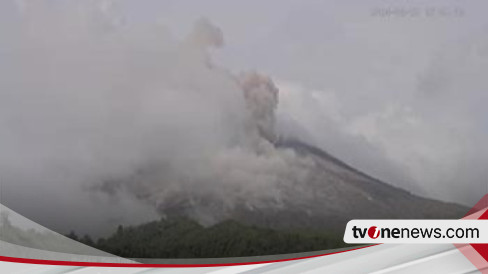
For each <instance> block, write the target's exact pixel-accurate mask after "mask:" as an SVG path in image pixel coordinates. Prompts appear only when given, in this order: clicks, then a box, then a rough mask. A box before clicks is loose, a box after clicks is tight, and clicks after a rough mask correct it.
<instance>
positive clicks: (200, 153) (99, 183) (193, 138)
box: [0, 1, 296, 233]
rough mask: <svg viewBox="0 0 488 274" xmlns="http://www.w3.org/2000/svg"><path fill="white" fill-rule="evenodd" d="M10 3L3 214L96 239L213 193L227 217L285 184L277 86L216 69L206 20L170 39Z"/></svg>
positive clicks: (86, 14)
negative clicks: (184, 197) (6, 209)
mask: <svg viewBox="0 0 488 274" xmlns="http://www.w3.org/2000/svg"><path fill="white" fill-rule="evenodd" d="M18 3H20V4H21V5H17V6H14V5H12V6H11V7H10V8H11V11H12V12H13V13H14V14H15V16H14V17H13V18H10V19H8V20H7V19H4V20H5V21H7V22H2V26H5V25H8V23H10V21H15V22H16V23H17V24H15V25H12V24H10V25H11V26H12V27H3V28H5V30H6V33H5V34H6V36H5V37H7V39H6V40H2V43H1V49H2V51H1V55H2V59H3V61H2V63H1V65H0V71H1V72H2V73H1V74H0V124H1V126H0V135H1V136H2V140H1V142H0V151H2V153H1V154H0V173H1V174H2V203H5V204H7V205H8V206H10V207H12V208H13V209H16V210H18V211H19V212H20V213H21V214H25V215H26V216H27V217H31V218H33V219H34V220H37V221H40V222H41V223H45V224H48V225H50V226H51V227H54V228H57V229H64V230H69V229H72V228H73V227H75V228H77V229H80V230H82V231H88V232H92V233H93V232H95V231H100V230H101V229H102V230H107V229H106V227H107V226H106V224H105V223H106V222H107V221H106V220H108V222H109V223H110V224H112V225H117V224H119V223H137V222H141V221H144V220H149V219H153V218H156V217H157V216H159V215H160V214H161V213H163V214H164V212H161V211H158V210H159V209H160V208H163V205H167V204H168V203H171V197H172V196H174V193H176V192H178V193H180V192H187V191H188V190H195V191H203V192H208V193H211V192H212V193H213V192H218V191H219V190H221V193H219V197H221V199H222V200H223V201H224V202H225V204H226V205H227V206H229V207H232V206H233V205H232V204H233V201H235V200H236V198H235V196H241V197H249V200H250V201H252V200H253V199H259V197H261V196H263V195H264V196H266V195H275V194H273V193H274V192H273V191H272V190H273V186H274V184H276V183H277V182H278V181H280V178H281V179H283V178H286V177H289V176H290V172H291V171H292V170H293V169H290V167H289V166H290V164H293V161H296V160H295V155H294V154H293V153H291V152H287V151H284V152H282V151H276V149H275V148H274V146H273V145H272V142H273V141H274V140H275V139H276V133H275V130H274V120H275V118H274V110H275V108H276V105H277V102H278V90H277V88H276V87H275V85H274V84H273V82H272V81H271V79H270V78H268V77H265V76H263V75H260V74H259V73H256V72H243V73H238V74H237V75H234V74H233V73H231V72H230V71H228V70H226V69H224V68H221V67H219V66H218V65H216V64H213V63H212V61H211V58H210V51H212V50H213V49H215V48H218V47H221V46H223V44H224V41H223V35H222V32H221V30H220V29H219V28H217V27H215V26H214V25H212V24H211V23H210V22H209V21H208V20H206V19H200V20H198V21H196V22H195V24H194V26H193V29H192V30H191V31H190V32H189V34H188V35H187V36H186V37H183V38H182V39H177V38H175V37H174V36H173V35H172V34H171V33H170V31H169V30H168V29H167V28H165V27H164V26H163V25H158V24H151V25H136V26H134V25H130V26H129V25H124V23H123V22H124V20H123V19H121V18H120V16H119V15H117V14H115V15H112V10H113V9H112V8H108V7H110V5H107V4H106V3H105V2H101V3H99V2H97V1H85V2H74V1H73V2H71V1H59V2H58V1H37V2H32V3H31V2H18ZM4 5H5V4H4ZM100 190H103V191H100ZM107 194H109V195H107Z"/></svg>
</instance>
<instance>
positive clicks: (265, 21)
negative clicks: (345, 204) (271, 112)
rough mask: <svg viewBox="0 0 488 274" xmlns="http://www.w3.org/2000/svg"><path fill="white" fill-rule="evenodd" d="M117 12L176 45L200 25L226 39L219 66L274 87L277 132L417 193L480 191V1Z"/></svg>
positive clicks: (156, 4)
mask: <svg viewBox="0 0 488 274" xmlns="http://www.w3.org/2000/svg"><path fill="white" fill-rule="evenodd" d="M121 3H123V4H120V5H119V8H120V9H121V10H124V12H126V13H127V14H129V17H128V18H127V20H129V21H133V22H138V23H140V22H145V23H147V22H151V21H153V20H158V21H159V22H161V23H162V24H164V25H167V26H169V27H170V29H171V30H172V31H173V32H174V33H175V35H181V33H184V32H185V31H187V30H188V29H189V28H190V26H191V24H192V23H191V22H193V21H194V20H196V19H197V18H199V17H202V16H204V17H207V18H209V19H210V20H211V21H212V22H213V23H215V24H216V25H217V26H219V27H220V28H221V29H222V31H223V33H224V36H225V44H226V45H225V47H224V48H223V49H221V50H219V51H218V52H215V55H214V56H215V58H216V59H217V60H218V62H220V63H222V64H225V66H227V67H231V68H236V69H237V70H239V69H242V68H251V69H258V70H259V71H263V72H265V73H267V74H269V75H271V76H272V77H273V78H274V80H275V81H276V82H277V83H278V85H279V87H280V89H281V90H280V104H279V109H280V117H281V119H282V120H284V121H286V123H284V124H285V125H284V126H283V127H284V130H288V131H290V130H291V131H293V130H298V131H305V132H293V133H294V134H298V135H300V136H302V137H303V136H307V138H310V141H313V142H314V143H315V144H317V145H319V146H320V147H322V148H324V149H326V150H328V151H331V152H332V153H334V154H336V155H337V156H338V157H340V158H342V159H344V160H346V161H347V162H350V163H352V164H353V165H354V166H357V167H359V168H360V169H363V170H365V171H366V172H369V173H371V174H373V175H375V176H377V177H379V178H381V179H383V180H385V181H388V182H390V183H392V184H395V185H398V186H402V187H404V188H407V189H411V190H414V191H416V192H418V193H423V194H424V195H425V194H426V195H428V196H432V197H435V198H439V199H444V200H451V201H457V202H462V203H465V204H467V205H470V204H472V203H474V202H476V201H477V199H479V198H480V197H481V196H482V195H483V193H485V192H488V181H487V179H486V178H488V176H487V175H488V174H487V171H486V169H485V166H486V163H488V161H487V160H488V150H487V148H486V147H487V146H486V145H484V141H485V140H486V137H487V136H488V121H487V119H488V118H487V117H488V115H487V114H488V110H487V109H486V102H487V101H488V100H487V99H488V92H487V91H486V88H487V87H488V80H487V78H486V77H485V76H484V74H483V73H482V72H483V71H486V69H487V65H488V63H487V62H488V19H487V17H486V16H485V14H484V10H486V8H488V4H487V3H486V2H485V1H480V0H470V1H459V0H454V1H445V0H442V1H385V0H380V1H293V0H285V1H226V0H215V1H204V2H201V1H155V0H152V1H151V0H147V1H142V2H141V1H137V2H136V1H122V2H121ZM290 120H292V121H295V122H296V125H294V126H290V125H289V124H290ZM292 128H293V129H292Z"/></svg>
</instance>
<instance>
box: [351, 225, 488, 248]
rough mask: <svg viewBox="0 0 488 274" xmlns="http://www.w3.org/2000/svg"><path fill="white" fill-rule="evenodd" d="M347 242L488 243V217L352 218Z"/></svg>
mask: <svg viewBox="0 0 488 274" xmlns="http://www.w3.org/2000/svg"><path fill="white" fill-rule="evenodd" d="M344 241H345V242H346V243H488V220H352V221H350V222H349V223H348V224H347V227H346V231H345V233H344Z"/></svg>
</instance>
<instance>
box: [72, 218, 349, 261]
mask: <svg viewBox="0 0 488 274" xmlns="http://www.w3.org/2000/svg"><path fill="white" fill-rule="evenodd" d="M67 236H68V237H70V238H72V239H74V240H77V241H80V242H82V243H84V244H87V245H90V246H93V247H95V248H98V249H100V250H103V251H106V252H109V253H112V254H115V255H118V256H122V257H126V258H219V257H240V256H258V255H273V254H286V253H295V252H306V251H316V250H326V249H332V248H338V247H344V246H345V244H344V242H343V241H342V235H334V234H330V233H326V232H318V231H305V230H300V231H297V230H290V231H283V230H273V229H268V228H260V227H255V226H248V225H244V224H241V223H238V222H236V221H225V222H222V223H219V224H216V225H214V226H211V227H203V226H201V225H200V224H198V223H197V222H195V221H192V220H189V219H184V218H178V219H173V220H160V221H154V222H150V223H147V224H143V225H140V226H135V227H122V226H119V227H118V229H117V231H116V232H115V233H114V234H113V235H111V236H110V237H108V238H101V239H98V241H96V242H95V241H93V240H92V239H91V238H90V237H88V236H84V237H82V238H78V237H77V236H76V234H74V233H73V232H72V233H70V234H69V235H67Z"/></svg>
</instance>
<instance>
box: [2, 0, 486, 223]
mask: <svg viewBox="0 0 488 274" xmlns="http://www.w3.org/2000/svg"><path fill="white" fill-rule="evenodd" d="M486 8H488V4H486V2H485V1H482V0H464V1H462V0H448V1H428V2H427V1H388V0H378V1H368V2H367V3H366V2H365V1H360V0H354V1H353V0H348V1H315V0H309V1H296V0H280V1H279V0H270V1H257V0H250V1H228V0H213V1H158V0H139V1H134V0H120V1H94V0H93V1H84V2H79V1H78V2H77V1H61V0H43V1H37V2H30V1H21V0H19V1H13V0H12V1H2V2H1V3H0V34H1V35H0V57H1V58H2V60H3V62H2V63H1V64H0V134H1V136H2V138H1V139H0V172H1V176H2V177H1V178H0V179H1V180H2V185H1V186H0V187H1V189H0V192H1V193H0V194H1V198H2V201H6V202H7V204H10V205H12V206H14V205H15V207H16V209H18V211H19V212H20V213H23V212H26V213H27V212H30V215H31V216H37V215H39V216H41V215H42V216H43V219H46V218H48V219H49V218H50V219H51V220H49V221H48V222H51V223H57V224H56V226H58V227H62V226H63V224H62V222H64V221H63V218H73V217H72V216H66V213H63V206H65V205H68V204H69V205H71V206H73V207H75V208H78V209H79V215H80V216H77V218H80V219H88V218H93V214H92V213H93V212H95V211H97V210H98V209H99V208H100V207H104V210H106V211H107V213H106V214H100V215H99V216H98V218H100V220H102V219H106V216H107V214H108V215H109V216H112V218H113V220H112V221H113V223H118V222H121V221H124V220H125V219H127V218H128V219H130V221H131V222H136V223H137V222H142V221H145V220H151V219H154V218H156V216H157V213H156V212H155V211H154V209H153V208H152V207H150V206H147V205H145V204H141V203H139V202H138V201H137V200H136V199H135V198H134V197H133V196H130V195H126V194H124V193H122V194H120V195H121V197H118V198H117V199H116V200H111V199H112V198H108V199H107V198H106V197H97V196H96V195H95V196H96V197H93V195H91V196H90V198H87V197H85V196H83V195H81V194H79V191H78V190H79V188H80V186H82V188H86V183H87V181H96V180H109V179H111V178H118V177H119V176H121V174H124V172H126V173H130V172H131V171H132V170H133V169H135V166H138V164H139V163H142V162H148V161H152V160H154V159H158V160H161V161H163V160H165V159H167V158H165V157H166V156H165V157H162V156H160V155H171V157H172V158H171V159H172V161H174V163H175V164H174V165H175V166H173V167H172V168H174V169H183V168H184V167H186V165H187V164H188V163H190V162H191V163H193V162H195V161H198V159H199V158H198V157H212V159H214V160H215V161H214V162H212V164H215V165H219V163H221V162H225V161H227V160H229V159H231V161H235V162H236V164H237V165H242V166H245V167H246V168H247V169H249V173H253V170H254V169H255V168H257V167H255V166H254V165H253V164H250V163H251V162H252V161H255V162H259V161H261V160H262V159H255V156H254V154H249V153H247V150H244V152H243V151H235V150H231V151H230V153H229V151H228V150H227V147H223V145H222V144H231V143H232V144H233V143H234V142H244V143H246V144H245V145H242V146H254V145H255V144H254V143H253V142H254V141H253V140H254V139H253V138H254V137H249V138H247V139H246V140H244V141H242V140H239V141H235V140H236V138H237V139H238V137H236V136H235V132H238V131H239V130H240V128H241V126H242V127H245V128H247V126H246V125H247V124H248V123H249V121H248V119H250V118H249V117H247V116H246V114H245V113H246V110H245V108H246V105H245V103H244V102H242V100H241V99H240V97H239V96H237V95H235V94H237V93H238V92H237V91H236V93H232V92H229V91H234V90H239V89H240V86H239V85H241V84H242V83H240V84H239V83H238V84H236V83H235V82H236V80H235V78H236V77H237V78H239V77H238V76H236V75H239V74H240V73H241V72H242V71H247V70H251V71H252V70H255V71H258V72H259V73H261V74H263V75H266V76H267V77H270V79H272V82H273V85H274V86H276V88H277V89H279V98H278V102H277V104H276V106H274V103H273V102H272V103H271V107H276V114H275V115H276V117H275V119H276V121H275V122H276V132H277V134H278V135H281V136H284V137H287V138H297V139H301V140H304V141H307V142H310V143H312V144H314V145H316V146H318V147H320V148H322V149H324V150H326V151H328V152H330V153H331V154H333V155H335V156H336V157H338V158H340V159H342V160H344V161H345V162H347V163H349V164H350V165H352V166H354V167H356V168H358V169H360V170H362V171H364V172H366V173H368V174H370V175H372V176H375V177H377V178H379V179H381V180H383V181H385V182H388V183H390V184H392V185H395V186H398V187H401V188H403V189H406V190H409V191H411V192H413V193H415V194H418V195H422V196H426V197H431V198H435V199H440V200H444V201H452V202H457V203H462V204H465V205H467V206H470V205H474V204H475V203H476V202H477V201H478V200H479V199H480V198H481V197H482V196H483V195H484V194H486V193H487V192H488V182H487V179H486V178H488V171H487V169H486V164H487V163H488V147H487V146H486V144H485V142H486V139H487V137H488V120H487V119H488V118H487V117H488V115H487V114H488V110H487V108H486V102H488V93H487V91H486V88H487V87H488V78H487V77H485V75H484V73H485V72H486V71H487V69H488V19H487V17H486V15H485V14H484V11H485V10H486ZM202 18H205V19H202ZM221 40H222V41H221ZM221 44H222V45H221ZM158 60H159V61H158ZM209 62H210V63H212V66H213V67H212V68H211V69H209V68H208V67H207V66H206V64H208V63H209ZM46 64H48V65H46ZM127 64H130V65H127ZM148 64H149V65H148ZM147 65H148V66H147ZM159 72H165V73H166V76H161V75H160V74H158V73H159ZM189 76H191V77H192V79H189V78H188V77H189ZM251 78H252V77H251ZM258 79H260V80H257V81H264V82H267V81H268V80H266V79H265V78H262V79H261V78H259V77H258ZM237 82H239V81H237ZM242 85H245V84H242ZM134 90H135V91H137V92H138V93H137V94H138V95H135V93H134V92H133V91H134ZM155 91H158V92H155ZM251 93H252V92H251ZM261 99H263V100H267V99H269V98H257V99H256V100H257V101H259V100H261ZM266 103H268V102H266ZM265 106H268V105H265ZM121 113H122V114H121ZM161 117H163V118H161ZM257 124H258V127H259V125H261V124H260V123H259V122H257ZM107 128H110V133H109V134H107V133H106V132H105V133H103V134H100V132H102V131H104V129H107ZM251 135H252V134H251ZM162 139H164V142H162V143H164V144H161V143H160V142H161V140H162ZM248 139H252V140H251V141H249V140H248ZM258 142H260V141H258ZM248 143H250V144H248ZM182 144H184V146H182ZM258 146H261V144H258ZM175 148H178V149H175ZM252 149H255V148H254V147H253V148H252ZM259 149H262V148H261V147H260V148H259ZM195 151H197V152H198V153H195ZM195 155H197V156H195ZM210 155H212V156H210ZM214 155H218V156H214ZM160 157H162V159H160ZM135 163H137V165H136V164H135ZM182 163H184V164H182ZM243 163H245V164H243ZM180 164H181V165H180ZM267 164H268V165H267ZM280 164H282V163H281V162H279V161H278V162H276V161H271V162H266V163H265V164H263V165H264V166H266V165H267V166H268V167H269V169H270V170H274V169H278V168H279V167H278V166H279V165H280ZM192 167H194V166H192ZM199 168H201V170H200V169H199ZM195 170H196V174H198V176H208V177H212V176H215V175H214V174H207V171H206V168H204V167H199V166H198V167H197V168H196V169H195ZM129 175H130V174H128V176H129ZM188 180H190V181H191V179H188ZM235 180H236V181H241V180H243V179H242V178H238V179H235ZM67 182H73V183H67ZM47 186H49V187H47ZM253 189H259V186H253ZM67 193H69V194H67ZM49 197H53V198H52V199H51V198H49ZM54 197H55V198H54ZM26 200H28V201H36V202H32V203H30V202H25V201H26ZM54 200H56V202H53V201H54ZM87 201H88V202H87ZM121 208H124V209H127V210H129V211H132V212H126V213H121V212H120V211H121V210H120V209H121ZM141 212H144V214H141ZM48 213H51V214H48ZM63 214H64V215H63ZM59 216H63V217H62V218H60V217H59ZM127 216H130V218H129V217H127ZM64 229H67V228H64ZM89 229H90V228H89V227H87V228H86V230H89Z"/></svg>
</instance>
